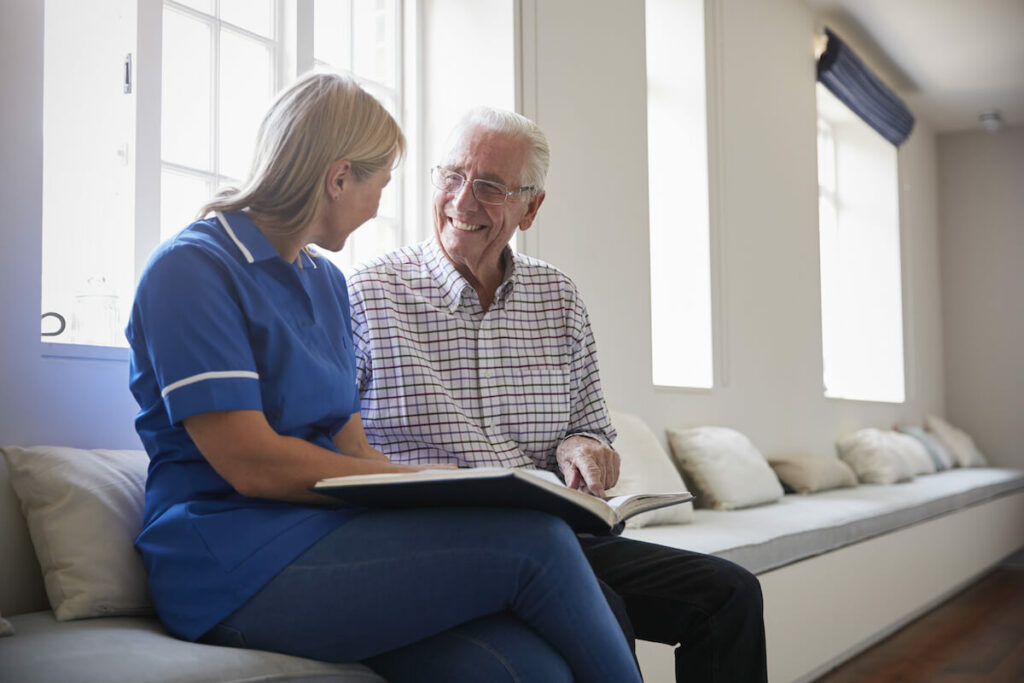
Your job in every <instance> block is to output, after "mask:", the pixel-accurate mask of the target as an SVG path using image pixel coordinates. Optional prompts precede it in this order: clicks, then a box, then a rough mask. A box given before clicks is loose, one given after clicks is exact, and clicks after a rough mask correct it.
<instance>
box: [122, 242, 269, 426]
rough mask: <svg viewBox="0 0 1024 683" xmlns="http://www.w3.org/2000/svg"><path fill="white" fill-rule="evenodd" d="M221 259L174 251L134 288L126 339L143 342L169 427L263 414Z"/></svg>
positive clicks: (186, 249) (245, 334) (195, 250)
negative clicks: (231, 414) (220, 415)
mask: <svg viewBox="0 0 1024 683" xmlns="http://www.w3.org/2000/svg"><path fill="white" fill-rule="evenodd" d="M219 257H220V255H219V254H216V253H214V252H211V251H208V250H207V249H204V248H203V247H201V246H198V245H191V244H177V245H174V246H171V247H170V248H168V249H167V250H166V251H164V252H162V253H161V254H160V255H159V256H158V257H156V258H155V259H154V260H153V261H152V262H151V263H150V264H149V266H148V267H147V269H146V271H145V272H144V273H143V275H142V278H141V280H140V282H139V288H138V291H137V293H136V301H135V306H134V310H133V312H132V318H133V324H132V329H131V334H132V335H133V336H136V337H138V338H141V340H142V341H143V342H144V345H145V349H146V353H147V360H148V361H149V363H150V365H151V366H152V371H153V375H154V377H155V379H156V382H157V385H158V388H159V390H160V395H161V397H162V398H163V402H164V406H165V407H166V409H167V414H168V416H169V417H170V420H171V423H172V424H173V423H178V422H181V420H183V419H185V418H186V417H190V416H192V415H198V414H201V413H206V412H210V411H213V410H262V401H261V398H260V384H259V374H258V371H257V365H256V362H255V359H254V357H253V352H252V346H251V342H250V331H249V329H248V322H247V319H246V316H245V315H244V314H243V311H242V304H241V302H240V300H239V298H238V290H237V287H236V286H235V283H234V281H233V279H232V277H231V273H230V264H229V263H228V262H227V261H226V260H220V258H219ZM223 258H224V259H227V258H230V257H227V256H224V257H223Z"/></svg>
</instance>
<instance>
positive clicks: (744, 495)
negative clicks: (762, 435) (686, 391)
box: [668, 427, 783, 510]
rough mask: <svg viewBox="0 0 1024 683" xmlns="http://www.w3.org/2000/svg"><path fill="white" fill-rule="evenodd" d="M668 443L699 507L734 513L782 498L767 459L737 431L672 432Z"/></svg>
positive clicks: (674, 430) (706, 428) (712, 428)
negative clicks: (736, 510)
mask: <svg viewBox="0 0 1024 683" xmlns="http://www.w3.org/2000/svg"><path fill="white" fill-rule="evenodd" d="M668 442H669V445H671V447H672V454H673V455H674V456H675V459H676V462H678V463H679V467H680V468H681V469H682V471H683V475H684V476H685V477H686V481H688V482H689V483H690V485H691V486H692V487H693V493H694V494H695V495H696V497H697V498H696V502H697V507H706V508H714V509H716V510H734V509H737V508H744V507H750V506H752V505H760V504H762V503H772V502H775V501H776V500H778V499H779V498H781V497H782V494H783V491H782V484H780V483H779V480H778V478H777V477H776V476H775V473H774V472H772V468H771V467H769V466H768V462H767V461H766V460H765V459H764V456H763V455H761V452H760V451H758V450H757V448H756V447H755V446H754V444H752V443H751V442H750V439H748V438H747V437H746V436H744V435H743V434H741V433H739V432H738V431H736V430H735V429H729V428H728V427H695V428H692V429H669V430H668Z"/></svg>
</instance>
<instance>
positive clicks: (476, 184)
mask: <svg viewBox="0 0 1024 683" xmlns="http://www.w3.org/2000/svg"><path fill="white" fill-rule="evenodd" d="M507 194H508V190H506V189H505V186H504V185H498V184H496V183H492V182H490V181H488V180H474V181H473V196H474V197H476V198H477V199H479V200H480V201H482V202H483V203H484V204H504V203H505V197H506V196H507Z"/></svg>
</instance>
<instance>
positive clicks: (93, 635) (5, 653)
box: [0, 456, 384, 683]
mask: <svg viewBox="0 0 1024 683" xmlns="http://www.w3.org/2000/svg"><path fill="white" fill-rule="evenodd" d="M0 614H2V615H3V616H4V618H6V619H8V620H9V621H10V622H11V623H12V624H13V625H14V628H15V631H16V632H15V634H14V635H13V636H8V637H6V638H0V681H4V682H6V681H11V682H12V683H14V682H15V681H17V683H34V682H37V681H38V682H39V683H53V682H54V681H76V682H80V683H90V682H95V683H109V682H110V681H139V682H145V681H181V682H185V681H189V682H191V681H196V682H198V681H204V682H205V681H209V682H211V683H212V682H214V681H216V682H217V683H222V682H228V681H246V683H253V682H255V681H335V682H338V683H348V682H352V683H371V682H372V683H383V681H384V679H383V678H381V677H380V676H378V675H376V674H375V673H373V672H372V671H370V669H368V668H367V667H365V666H362V665H360V664H346V665H338V664H327V663H324V662H317V661H313V660H311V659H303V658H301V657H290V656H287V655H281V654H276V653H272V652H261V651H259V650H241V649H236V648H227V647H214V646H212V645H200V644H197V643H188V642H185V641H182V640H178V639H176V638H173V637H171V636H169V635H167V633H166V631H164V629H163V627H162V626H161V625H160V622H159V621H158V620H157V619H155V618H145V617H108V618H101V619H82V620H78V621H65V622H58V621H57V620H56V618H55V617H54V615H53V612H52V611H51V610H50V606H49V603H48V602H47V599H46V592H45V589H44V587H43V579H42V576H41V574H40V569H39V563H38V562H37V561H36V556H35V551H34V549H33V547H32V541H31V539H30V537H29V533H28V527H27V525H26V524H25V518H24V517H23V516H22V514H21V509H20V507H19V504H18V499H17V496H15V495H14V490H13V489H12V488H11V485H10V479H9V476H8V472H7V463H6V461H5V460H4V458H3V457H2V456H0Z"/></svg>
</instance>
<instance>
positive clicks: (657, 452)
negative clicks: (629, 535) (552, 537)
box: [606, 410, 693, 529]
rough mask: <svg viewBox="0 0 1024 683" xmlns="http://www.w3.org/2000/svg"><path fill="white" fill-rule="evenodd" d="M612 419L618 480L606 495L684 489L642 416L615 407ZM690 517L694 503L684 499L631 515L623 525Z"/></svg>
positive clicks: (675, 521) (684, 520)
mask: <svg viewBox="0 0 1024 683" xmlns="http://www.w3.org/2000/svg"><path fill="white" fill-rule="evenodd" d="M611 419H612V424H613V425H614V426H615V431H616V432H618V436H617V437H616V439H615V450H617V451H618V452H619V460H620V466H619V481H618V483H617V484H615V486H614V487H612V488H611V489H609V490H608V491H607V492H606V493H607V495H608V496H610V497H614V496H626V495H631V494H636V493H675V492H677V491H686V490H687V489H686V484H685V483H684V482H683V477H682V475H680V474H679V470H677V469H676V466H675V465H674V464H673V463H672V460H671V458H669V456H668V453H666V452H665V449H664V448H662V447H661V444H660V443H658V437H656V436H655V435H654V432H652V431H651V430H650V428H649V427H648V426H647V424H646V423H645V422H644V421H643V420H642V419H640V418H639V417H637V416H636V415H630V414H628V413H620V412H617V411H614V410H613V411H611ZM692 520H693V503H683V504H682V505H670V506H669V507H666V508H661V509H659V510H651V511H650V512H643V513H641V514H639V515H636V516H635V517H630V518H629V519H628V520H626V527H627V528H631V529H638V528H640V527H644V526H649V525H653V524H685V523H687V522H689V521H692Z"/></svg>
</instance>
